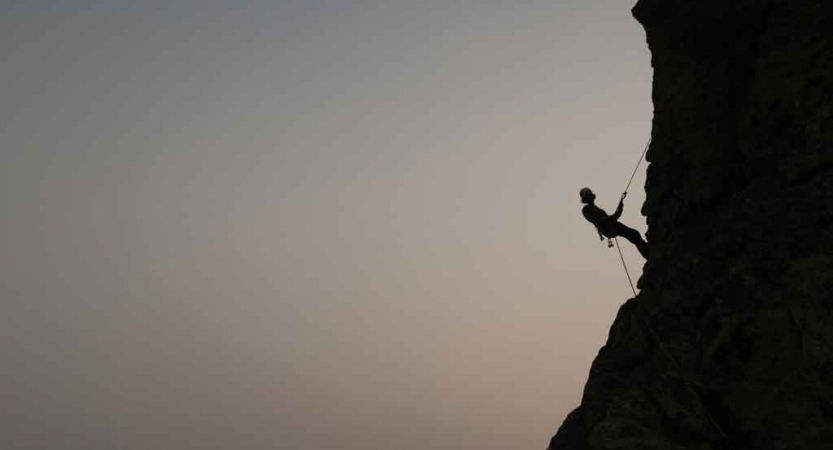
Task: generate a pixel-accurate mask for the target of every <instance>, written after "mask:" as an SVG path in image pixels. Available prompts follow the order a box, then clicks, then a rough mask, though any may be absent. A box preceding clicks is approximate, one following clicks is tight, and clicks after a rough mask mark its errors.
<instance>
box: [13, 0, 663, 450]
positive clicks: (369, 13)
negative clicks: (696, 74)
mask: <svg viewBox="0 0 833 450" xmlns="http://www.w3.org/2000/svg"><path fill="white" fill-rule="evenodd" d="M631 6H632V5H631V4H630V3H629V2H621V1H614V0H582V1H579V0H574V1H554V0H550V1H537V0H536V1H528V2H508V1H494V0H476V1H475V0H461V1H434V0H425V1H420V2H413V1H411V2H405V1H384V2H383V1H377V0H363V1H323V0H306V1H277V2H266V1H262V2H242V1H234V2H230V1H228V2H227V1H202V2H195V1H180V2H150V1H144V2H143V1H137V2H116V1H110V2H88V3H86V4H81V3H80V2H78V3H73V2H62V3H60V6H54V4H53V2H34V1H29V2H18V3H15V4H11V5H6V6H3V7H0V8H2V10H0V66H2V70H0V149H2V150H0V206H2V208H3V210H5V211H7V213H6V216H5V218H6V219H5V220H3V221H0V233H2V236H3V237H4V238H3V239H2V241H0V242H2V243H3V244H2V247H0V249H2V254H3V255H4V256H3V257H2V259H0V289H2V298H3V299H4V300H3V302H2V306H0V308H1V310H0V312H1V313H2V314H0V330H2V331H0V332H1V333H2V339H0V354H2V356H3V360H4V364H3V367H4V369H3V371H2V374H1V375H0V402H2V404H3V405H4V407H3V408H2V409H0V424H2V425H0V427H2V429H3V431H2V432H0V446H2V447H3V448H9V449H18V448H37V449H40V448H43V449H47V448H50V449H51V448H67V449H70V448H78V449H87V448H123V449H162V450H164V449H182V448H200V449H210V448H217V449H227V448H240V449H261V448H262V449H267V448H268V449H274V448H281V449H283V448H285V449H324V448H337V449H340V450H354V449H355V450H359V449H367V448H385V447H388V448H390V447H394V446H395V447H397V448H403V449H423V448H431V449H458V448H478V449H505V448H542V447H544V446H545V445H546V442H547V440H548V439H549V437H550V435H551V434H552V433H553V432H554V431H555V429H556V428H557V426H558V425H559V424H560V423H561V421H562V420H563V418H564V417H565V415H566V414H567V413H568V412H569V411H570V410H571V409H572V408H573V407H575V406H576V405H577V403H578V402H579V399H580V395H581V390H582V388H583V385H584V381H585V380H586V376H587V371H588V369H589V365H590V362H591V361H592V358H593V357H594V356H595V354H596V352H597V350H598V348H599V347H600V346H601V345H602V344H603V343H604V340H605V338H606V335H607V330H608V327H609V325H610V323H611V322H612V319H613V317H614V316H615V313H616V311H617V309H618V307H619V305H620V304H621V303H622V302H623V301H624V300H625V299H626V298H627V297H628V295H629V293H630V289H629V287H628V286H627V280H626V278H625V275H624V273H623V272H622V269H621V265H620V262H619V259H618V255H617V254H616V253H615V252H614V251H611V250H608V249H607V248H606V247H605V246H604V245H603V244H601V243H599V241H598V238H597V237H596V235H595V231H594V230H593V229H592V227H591V226H590V225H589V224H587V223H586V222H584V219H583V218H582V217H581V215H580V213H579V211H580V206H581V205H580V204H579V202H578V190H579V188H581V187H582V186H585V185H589V186H591V187H593V188H594V189H595V190H596V191H597V193H598V194H599V203H600V205H601V206H602V207H604V208H608V209H609V210H610V209H612V207H614V206H615V203H616V200H617V198H618V196H619V194H620V191H621V190H622V189H623V188H624V186H625V184H626V183H627V181H628V178H629V176H630V174H631V170H632V169H633V167H634V165H635V164H636V160H637V158H638V157H639V154H640V153H641V151H642V149H643V146H644V145H645V142H646V140H647V139H648V137H649V134H650V122H651V115H652V106H651V100H650V93H651V67H650V54H649V52H648V50H647V46H646V44H645V37H644V32H643V30H642V28H641V27H640V25H639V24H638V23H637V22H636V21H635V20H633V19H632V18H631V16H630V7H631ZM643 184H644V166H643V168H642V170H641V171H640V172H639V173H638V175H637V178H636V180H635V181H634V187H633V188H632V191H631V193H630V196H629V200H628V202H627V207H626V210H625V215H624V216H623V221H624V222H625V223H627V224H630V225H632V226H634V227H636V228H638V229H640V230H641V231H643V232H644V231H645V225H644V219H643V218H642V217H641V216H640V214H639V208H640V206H641V202H642V199H643V198H644V195H643V192H642V186H643ZM625 251H626V256H627V259H628V262H629V264H630V266H631V268H632V271H633V272H635V273H636V274H638V273H639V271H640V267H641V263H642V261H641V259H640V257H639V255H638V254H637V253H636V251H634V250H633V249H632V248H630V247H628V248H626V249H625Z"/></svg>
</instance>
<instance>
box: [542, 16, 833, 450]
mask: <svg viewBox="0 0 833 450" xmlns="http://www.w3.org/2000/svg"><path fill="white" fill-rule="evenodd" d="M633 14H634V16H635V17H636V19H637V20H639V22H640V23H642V25H643V26H644V27H645V29H646V31H647V36H648V45H649V47H650V50H651V52H652V59H653V60H652V65H653V66H654V71H655V72H654V88H653V100H654V108H655V115H654V123H653V131H652V134H653V141H652V144H651V147H650V150H649V152H648V156H647V158H648V160H649V161H650V162H651V164H650V166H649V168H648V179H647V183H646V191H647V199H646V202H645V204H644V206H643V213H644V214H645V215H646V216H647V218H648V228H649V230H648V238H649V242H650V245H651V258H650V259H649V261H648V262H647V264H646V266H645V270H644V274H643V276H642V278H641V280H640V287H641V289H642V290H641V292H640V294H639V296H638V297H637V298H635V299H631V300H629V301H628V302H627V303H625V304H624V305H623V306H622V308H621V309H620V311H619V314H618V316H617V318H616V321H615V322H614V324H613V326H612V328H611V330H610V335H609V338H608V341H607V343H606V345H605V346H604V347H603V348H602V349H601V351H600V352H599V355H598V357H597V358H596V360H595V362H594V363H593V366H592V368H591V370H590V376H589V380H588V382H587V385H586V387H585V390H584V395H583V398H582V402H581V405H580V406H579V408H577V409H576V410H575V411H574V412H573V413H572V414H570V416H569V417H568V418H567V420H566V421H565V422H564V423H563V424H562V426H561V428H560V429H559V430H558V433H557V434H556V435H555V436H554V437H553V438H552V441H551V443H550V449H552V450H583V449H594V450H619V449H620V450H625V449H628V450H634V449H646V450H647V449H700V450H706V449H733V450H734V449H738V450H741V449H749V450H753V449H754V450H768V449H772V450H776V449H777V450H799V449H801V450H805V449H831V448H833V229H832V228H831V227H833V1H831V0H700V1H692V0H640V1H639V2H638V3H637V4H636V6H635V7H634V8H633Z"/></svg>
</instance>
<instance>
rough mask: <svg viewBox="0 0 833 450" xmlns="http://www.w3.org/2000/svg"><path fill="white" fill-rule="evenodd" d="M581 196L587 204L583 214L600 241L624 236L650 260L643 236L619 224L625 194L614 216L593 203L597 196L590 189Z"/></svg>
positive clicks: (582, 210) (584, 190) (583, 190)
mask: <svg viewBox="0 0 833 450" xmlns="http://www.w3.org/2000/svg"><path fill="white" fill-rule="evenodd" d="M579 196H581V202H582V203H584V204H585V205H584V207H583V208H581V214H582V215H583V216H584V218H585V219H587V221H588V222H590V223H592V224H593V225H595V226H596V231H597V232H598V233H599V239H601V240H604V238H605V237H607V238H609V239H612V238H615V237H617V236H622V237H623V238H625V239H627V240H628V241H630V243H631V244H633V245H635V246H636V249H637V250H639V253H640V254H641V255H642V257H643V258H645V259H648V243H647V242H645V240H644V239H642V235H641V234H639V232H638V231H636V230H634V229H633V228H630V227H627V226H625V225H623V224H622V223H621V222H619V216H621V215H622V208H624V206H625V205H624V201H625V194H622V198H621V199H620V200H619V206H617V207H616V212H614V213H613V215H612V216H608V215H607V213H606V212H605V211H604V210H603V209H602V208H599V207H598V206H596V204H595V203H593V202H594V201H595V200H596V194H594V193H593V191H591V190H590V188H582V190H581V191H579Z"/></svg>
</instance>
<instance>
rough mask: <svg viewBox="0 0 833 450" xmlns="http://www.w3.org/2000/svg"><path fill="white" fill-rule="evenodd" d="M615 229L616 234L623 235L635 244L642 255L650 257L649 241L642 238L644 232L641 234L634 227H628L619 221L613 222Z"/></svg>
mask: <svg viewBox="0 0 833 450" xmlns="http://www.w3.org/2000/svg"><path fill="white" fill-rule="evenodd" d="M613 231H614V233H615V234H616V236H622V237H623V238H625V239H627V240H628V241H629V242H630V243H631V244H633V245H635V246H636V249H637V250H639V253H640V254H641V255H642V257H643V258H645V259H648V243H647V242H645V239H642V234H640V233H639V232H638V231H636V230H634V229H633V228H630V227H627V226H625V225H623V224H621V223H619V222H616V223H615V224H613Z"/></svg>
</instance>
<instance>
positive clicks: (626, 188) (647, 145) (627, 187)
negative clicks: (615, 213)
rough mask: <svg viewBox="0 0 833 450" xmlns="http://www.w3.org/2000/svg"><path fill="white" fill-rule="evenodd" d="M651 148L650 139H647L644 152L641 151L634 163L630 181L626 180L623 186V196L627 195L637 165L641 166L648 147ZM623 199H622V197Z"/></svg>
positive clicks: (637, 168) (637, 167)
mask: <svg viewBox="0 0 833 450" xmlns="http://www.w3.org/2000/svg"><path fill="white" fill-rule="evenodd" d="M650 146H651V138H648V143H647V144H645V150H642V154H641V155H639V161H637V162H636V167H634V169H633V173H632V174H631V179H630V180H628V185H627V186H625V190H624V193H623V194H622V195H623V196H624V195H626V194H627V193H628V189H630V188H631V183H633V177H635V176H636V171H637V170H639V165H640V164H642V160H643V159H645V154H646V153H648V147H650ZM623 198H624V197H623Z"/></svg>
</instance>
